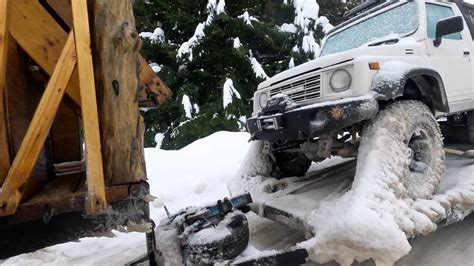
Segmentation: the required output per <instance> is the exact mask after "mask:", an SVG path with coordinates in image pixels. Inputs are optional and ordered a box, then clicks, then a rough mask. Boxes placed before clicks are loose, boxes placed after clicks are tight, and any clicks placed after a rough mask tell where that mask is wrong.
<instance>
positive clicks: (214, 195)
mask: <svg viewBox="0 0 474 266" xmlns="http://www.w3.org/2000/svg"><path fill="white" fill-rule="evenodd" d="M248 139H249V135H248V134H247V133H229V132H218V133H215V134H213V135H211V136H209V137H207V138H205V139H201V140H198V141H196V142H194V143H192V144H191V145H189V146H187V147H185V148H183V149H181V150H178V151H163V150H160V149H146V150H145V154H146V159H147V170H148V176H149V179H150V180H149V182H150V185H151V186H150V189H151V193H152V195H154V196H155V197H156V199H155V200H154V201H153V202H152V204H151V206H150V207H151V215H152V218H153V219H154V220H155V221H157V222H159V221H160V220H161V219H162V218H164V217H165V211H164V210H163V206H165V205H166V206H167V208H168V209H169V210H170V212H176V211H178V210H180V209H182V208H183V207H186V206H201V205H205V204H208V203H214V202H215V200H217V199H220V198H223V197H226V196H229V195H230V194H229V189H228V183H229V180H230V179H231V178H232V177H235V173H236V172H237V171H238V170H239V166H240V165H241V163H242V162H244V161H245V163H244V165H246V167H245V168H246V169H247V170H248V167H249V165H250V166H254V168H261V167H262V166H263V167H267V166H268V165H267V166H265V164H263V165H262V164H261V163H262V162H261V161H259V160H255V158H252V157H247V158H244V156H245V154H246V153H247V152H250V154H255V151H256V150H254V151H253V152H252V150H251V149H249V147H252V149H255V147H256V145H255V144H252V145H250V144H249V143H248ZM257 150H258V149H257ZM344 162H347V159H341V158H337V157H336V158H332V159H330V160H326V161H323V162H322V163H319V164H313V165H312V167H311V169H310V170H309V172H310V173H312V172H317V171H319V170H321V169H324V168H326V167H329V166H332V165H335V164H340V163H344ZM447 162H448V165H450V169H451V170H450V171H448V172H449V173H448V175H449V179H448V180H447V182H444V183H442V184H441V186H440V188H439V190H438V194H443V195H450V193H446V192H447V191H449V190H451V189H452V188H453V187H454V186H456V184H459V183H461V182H466V180H467V179H466V177H468V178H469V177H472V173H473V171H474V165H472V162H471V161H469V160H457V159H453V158H452V157H449V158H448V160H447ZM240 171H242V168H241V169H240ZM341 175H351V172H350V171H346V172H344V173H341ZM344 178H346V177H343V178H342V179H341V180H335V182H333V183H329V184H328V185H327V188H324V189H323V190H320V191H322V193H321V194H320V195H311V192H312V191H308V192H307V193H306V194H305V195H306V196H309V197H311V198H312V199H314V198H317V200H318V201H322V200H326V201H328V200H329V199H330V198H331V197H333V198H338V197H340V195H341V194H343V193H344V192H346V191H347V189H340V190H339V189H338V188H341V187H342V188H344V187H347V183H346V182H344ZM235 180H236V179H232V181H235ZM252 181H253V182H251V184H250V185H251V186H252V187H253V188H254V189H260V192H261V191H262V190H264V189H268V187H269V186H272V185H275V186H276V185H282V184H285V183H291V181H296V178H292V179H288V180H284V181H277V180H275V179H272V178H265V177H254V178H253V179H252ZM231 184H233V185H231V187H232V186H235V182H231ZM294 184H295V185H298V183H297V182H294ZM349 184H350V183H349ZM246 185H249V184H248V183H240V184H238V186H240V187H241V189H242V188H245V187H243V186H246ZM299 185H301V184H299ZM234 188H235V187H234ZM288 189H290V187H288ZM293 189H294V187H293ZM334 191H336V193H334ZM282 192H283V191H282ZM337 193H339V195H338V194H337ZM261 194H262V195H255V196H254V199H255V200H259V199H263V200H264V199H265V196H266V195H265V193H261ZM274 194H275V195H278V196H281V197H280V202H278V201H276V200H274V199H271V198H269V200H274V202H276V203H278V204H280V205H278V206H282V207H285V204H286V206H287V207H291V204H292V203H291V198H285V197H283V194H278V193H274ZM312 194H314V193H312ZM465 194H466V193H464V195H465ZM453 195H454V196H456V195H458V196H460V197H458V200H459V199H462V195H463V194H462V193H461V194H456V193H453V192H451V196H453ZM437 197H441V196H437ZM437 197H435V198H437ZM443 197H444V196H443ZM453 198H456V197H450V199H451V200H452V199H453ZM359 200H363V197H362V198H360V199H359ZM452 202H455V201H452ZM296 204H298V206H299V210H296V209H295V212H296V213H297V214H299V215H301V216H302V217H304V215H307V214H308V213H309V215H311V214H312V213H311V207H314V208H316V206H314V205H313V206H311V205H309V204H311V201H309V200H307V199H306V198H302V199H300V201H298V202H296ZM308 206H309V208H308ZM424 206H430V205H427V204H425V205H424ZM375 207H376V205H372V206H371V208H372V209H373V208H375ZM308 209H310V210H308ZM343 211H347V214H348V216H349V217H352V220H353V221H354V223H353V224H352V225H351V224H350V223H348V222H349V219H347V220H345V221H344V222H345V223H347V225H349V228H353V229H354V231H353V233H354V236H358V237H360V238H361V240H362V241H361V243H363V242H364V241H366V239H365V238H366V237H369V239H371V240H374V241H375V240H377V238H378V237H379V244H383V245H386V244H387V243H388V242H387V235H371V232H370V228H371V226H370V225H371V224H366V222H367V221H369V220H370V219H368V218H370V217H374V221H376V222H377V224H378V226H382V227H383V226H385V227H387V234H388V233H390V232H394V231H393V227H391V224H390V223H387V224H385V225H384V223H383V220H384V219H385V218H390V217H389V216H387V217H385V218H383V217H382V218H383V219H380V217H377V216H376V215H375V216H374V213H371V210H367V209H364V208H363V209H360V210H350V209H344V210H343ZM372 211H373V210H372ZM337 212H339V213H340V212H341V211H337ZM375 213H377V212H375ZM349 214H353V215H354V216H352V215H349ZM366 215H368V216H366ZM385 215H388V214H385ZM255 217H256V216H254V217H253V218H252V217H250V218H251V219H250V221H251V227H253V229H252V228H251V230H252V231H253V232H256V233H257V234H258V231H259V228H260V229H262V230H263V229H265V228H262V227H265V226H267V225H266V224H265V223H267V222H266V221H265V220H263V219H259V218H255ZM471 220H472V219H471ZM329 221H331V219H329ZM332 221H333V220H332ZM381 221H382V222H381ZM318 222H319V223H320V226H323V227H324V226H329V227H327V229H328V230H327V231H326V232H327V233H328V235H326V236H327V237H334V236H337V234H336V235H332V236H331V228H332V227H331V226H330V224H326V225H324V223H323V224H321V220H319V221H318ZM323 222H324V220H323ZM356 225H360V226H361V228H365V229H364V230H359V228H358V227H357V226H356ZM367 225H369V226H367ZM462 225H463V226H460V225H458V224H456V226H458V227H460V228H461V229H459V230H458V231H456V233H457V235H459V236H463V235H464V234H463V230H467V229H465V228H466V226H467V227H469V224H466V223H464V224H462ZM471 227H472V226H471ZM337 228H341V227H340V224H336V227H334V228H333V229H337ZM267 229H270V230H271V228H267ZM366 229H367V230H366ZM288 230H289V229H288ZM264 231H265V230H263V231H262V232H264ZM262 232H260V235H255V236H252V238H255V237H257V238H258V237H260V238H261V239H260V244H261V243H262V242H265V241H267V242H268V241H270V240H271V239H273V240H274V239H276V238H282V239H283V240H281V241H284V240H285V239H286V240H288V241H289V242H286V243H287V244H288V243H291V241H292V238H294V236H295V234H294V233H292V234H290V235H286V236H285V234H286V233H285V231H282V232H280V233H279V234H273V235H271V236H265V235H262V234H263V233H262ZM288 232H290V231H288ZM113 233H115V234H116V235H117V236H116V237H115V238H107V237H101V238H84V239H81V240H80V241H78V242H70V243H65V244H60V245H56V246H53V247H49V248H45V249H42V250H39V251H36V252H33V253H29V254H23V255H20V256H16V257H12V258H10V259H8V260H6V261H3V262H0V263H2V265H65V264H82V265H101V264H105V265H117V264H124V263H127V262H129V261H130V260H132V259H135V258H136V257H138V256H140V255H142V254H143V253H144V252H145V250H146V249H145V237H144V234H141V233H121V232H117V231H114V232H113ZM435 235H436V233H435ZM297 236H299V237H301V235H297ZM430 236H431V234H430ZM396 237H397V238H396V239H399V241H400V242H398V243H401V242H403V241H406V239H403V240H402V239H401V238H400V236H396ZM466 237H468V238H467V239H468V240H469V241H470V242H469V241H468V242H466V245H468V246H470V247H471V248H472V246H473V245H474V237H472V236H471V237H469V236H466ZM434 238H435V239H436V236H435V237H434ZM451 238H453V237H451ZM463 239H465V238H463ZM302 240H303V239H299V240H298V241H297V242H300V241H302ZM391 240H394V239H391ZM311 241H314V239H312V240H311V239H310V240H309V241H308V242H306V243H304V242H303V244H302V245H303V246H305V245H306V246H307V245H308V244H311ZM437 241H438V243H440V242H442V240H439V239H438V240H437ZM452 241H455V240H452ZM297 242H293V243H291V244H296V243H297ZM416 242H417V240H416V239H415V242H413V243H415V245H416ZM418 242H420V243H425V244H426V241H422V240H419V241H418ZM283 243H285V242H283ZM396 243H397V242H395V241H393V243H392V244H390V243H388V246H386V247H385V248H386V249H390V248H393V249H395V250H400V247H399V246H396V245H395V244H396ZM407 243H408V244H407V245H408V246H406V245H402V248H403V249H404V250H405V252H408V250H409V249H410V244H412V243H409V242H407ZM333 244H337V243H333ZM375 244H377V243H375ZM375 244H374V245H375ZM425 244H423V245H425ZM420 245H422V244H420ZM447 245H449V243H447ZM452 245H454V242H453V244H452ZM256 247H257V248H259V249H260V248H261V247H260V246H258V245H257V246H251V247H249V248H248V249H247V251H246V252H245V254H247V255H249V256H259V255H262V254H271V253H272V252H274V251H272V250H273V249H274V248H277V247H271V248H270V249H267V250H266V251H263V252H262V251H260V250H257V249H256ZM283 247H285V246H283ZM334 247H337V245H334ZM278 248H280V247H278ZM420 249H421V248H420V247H418V248H417V247H415V248H414V251H416V252H417V253H416V254H417V256H420V257H421V256H423V254H424V253H423V252H422V251H420ZM421 250H423V249H421ZM335 251H337V252H338V253H343V252H344V251H346V249H341V248H338V249H336V250H335ZM362 251H363V250H362ZM426 252H428V251H426V250H425V253H426ZM420 253H422V254H420ZM349 254H350V253H349ZM352 255H353V254H352ZM402 255H403V254H402ZM462 255H463V256H464V257H461V258H457V260H456V261H458V262H459V261H461V262H462V261H464V262H465V261H466V260H463V258H464V259H465V258H467V257H469V252H467V253H466V252H462ZM358 256H361V258H362V257H363V256H364V254H358ZM470 258H472V256H471V257H470ZM406 260H408V261H414V258H413V256H411V258H410V256H408V257H407V259H406ZM415 261H416V260H415ZM427 261H430V262H431V263H430V264H421V265H433V263H432V262H433V260H428V259H427ZM468 261H469V260H468ZM379 262H380V261H379ZM400 265H410V264H400ZM437 265H442V264H437Z"/></svg>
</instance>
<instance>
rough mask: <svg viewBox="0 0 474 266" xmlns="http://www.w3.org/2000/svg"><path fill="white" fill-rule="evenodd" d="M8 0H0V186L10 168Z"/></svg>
mask: <svg viewBox="0 0 474 266" xmlns="http://www.w3.org/2000/svg"><path fill="white" fill-rule="evenodd" d="M9 2H10V1H9V0H0V186H1V185H2V183H3V181H4V180H5V177H6V176H7V173H8V169H9V168H10V153H9V149H10V145H9V144H8V130H7V116H6V105H5V103H6V99H5V92H6V83H7V82H6V77H7V76H6V73H7V54H8V38H9V37H10V33H9V30H8V29H9V23H8V22H9V15H10V12H9V7H10V3H9Z"/></svg>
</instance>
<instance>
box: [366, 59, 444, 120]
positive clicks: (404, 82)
mask: <svg viewBox="0 0 474 266" xmlns="http://www.w3.org/2000/svg"><path fill="white" fill-rule="evenodd" d="M372 90H373V91H374V92H376V93H377V94H378V95H379V97H378V99H379V100H381V101H389V100H397V99H405V100H420V101H423V102H424V103H425V104H427V105H428V106H429V107H430V108H431V110H432V111H433V112H442V113H449V104H448V100H447V96H446V90H445V87H444V83H443V79H442V78H441V75H440V74H439V73H438V72H437V71H435V70H433V69H428V68H413V69H410V70H409V71H403V70H400V71H399V72H393V71H390V72H388V71H387V72H385V71H383V70H381V71H380V72H379V74H378V75H377V76H376V77H375V78H374V81H373V86H372ZM414 90H416V91H414Z"/></svg>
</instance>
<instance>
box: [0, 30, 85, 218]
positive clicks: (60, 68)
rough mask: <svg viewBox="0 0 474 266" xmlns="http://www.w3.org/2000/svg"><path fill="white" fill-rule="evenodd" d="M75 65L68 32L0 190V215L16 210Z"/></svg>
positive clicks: (73, 47) (72, 37) (72, 39)
mask: <svg viewBox="0 0 474 266" xmlns="http://www.w3.org/2000/svg"><path fill="white" fill-rule="evenodd" d="M75 66H76V46H75V44H74V34H73V32H71V33H70V34H69V37H68V39H67V41H66V45H65V46H64V48H63V51H62V52H61V55H60V57H59V61H58V64H57V65H56V67H55V69H54V71H53V74H52V76H51V79H50V80H49V82H48V85H47V87H46V90H45V91H44V94H43V96H42V97H41V100H40V102H39V104H38V107H37V109H36V112H35V115H34V116H33V119H32V121H31V124H30V126H29V128H28V131H27V132H26V135H25V138H24V139H23V141H22V143H21V146H20V149H19V150H18V153H17V155H16V157H15V159H14V161H13V164H12V166H11V168H10V170H9V172H8V175H7V178H6V179H5V183H4V184H3V187H2V190H1V192H0V217H2V216H6V215H11V214H13V213H15V211H16V209H17V208H18V205H19V204H20V200H21V198H22V194H23V191H24V190H25V188H26V181H27V180H28V178H29V177H30V174H31V171H32V170H33V168H34V166H35V163H36V160H37V159H38V155H39V153H40V151H41V149H42V147H43V145H44V142H45V140H46V137H47V136H48V133H49V130H50V128H51V125H52V124H53V121H54V118H55V116H56V112H57V110H58V108H59V104H60V103H61V100H62V98H63V96H64V94H65V91H66V86H67V84H68V83H69V81H70V79H71V75H72V73H73V71H74V68H75Z"/></svg>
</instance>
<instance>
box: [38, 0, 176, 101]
mask: <svg viewBox="0 0 474 266" xmlns="http://www.w3.org/2000/svg"><path fill="white" fill-rule="evenodd" d="M47 3H48V4H49V5H50V6H51V7H52V8H53V9H54V11H55V12H56V13H57V14H58V15H59V16H60V17H61V19H62V20H63V21H64V22H65V23H66V24H67V25H68V26H69V27H71V28H72V12H71V1H70V0H48V1H47ZM138 59H139V63H140V67H139V71H140V73H139V84H138V85H139V91H138V93H137V100H138V102H139V105H140V107H144V108H156V107H158V104H163V103H164V102H166V100H167V99H168V98H170V97H171V96H172V95H173V93H172V91H171V90H170V88H169V87H168V86H167V85H166V83H164V82H163V81H162V80H161V78H160V77H159V76H158V75H157V74H156V73H155V72H154V71H153V69H152V68H151V67H150V65H149V64H148V63H147V61H146V60H145V58H143V56H142V55H139V56H138ZM151 95H154V97H156V100H157V102H155V101H154V99H152V98H150V96H151Z"/></svg>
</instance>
